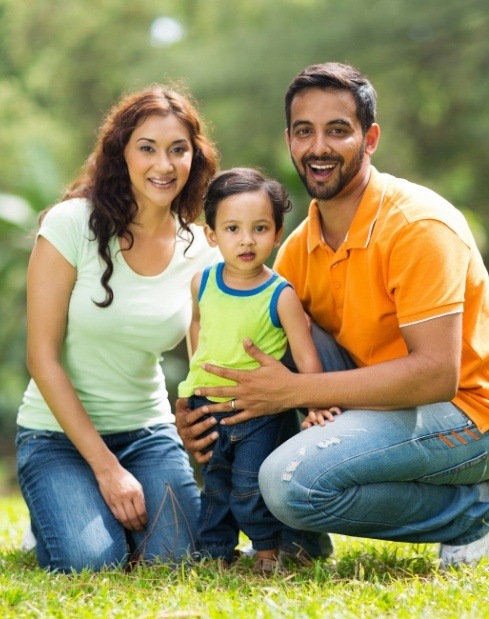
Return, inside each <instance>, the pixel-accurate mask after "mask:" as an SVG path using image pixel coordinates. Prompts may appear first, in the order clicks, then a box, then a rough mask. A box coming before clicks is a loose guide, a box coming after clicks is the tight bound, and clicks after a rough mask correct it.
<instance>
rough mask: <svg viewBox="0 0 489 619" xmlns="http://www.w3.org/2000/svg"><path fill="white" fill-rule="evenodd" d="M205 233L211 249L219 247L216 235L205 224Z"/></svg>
mask: <svg viewBox="0 0 489 619" xmlns="http://www.w3.org/2000/svg"><path fill="white" fill-rule="evenodd" d="M204 233H205V237H206V239H207V242H208V243H209V245H210V246H211V247H217V240H216V233H215V232H214V230H213V229H212V228H211V227H210V226H208V225H207V224H205V226H204Z"/></svg>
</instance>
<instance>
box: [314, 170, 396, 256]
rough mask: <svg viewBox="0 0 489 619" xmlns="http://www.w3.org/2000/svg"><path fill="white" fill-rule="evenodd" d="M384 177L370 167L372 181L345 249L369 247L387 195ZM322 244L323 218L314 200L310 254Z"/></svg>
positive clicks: (364, 195) (351, 228) (359, 208)
mask: <svg viewBox="0 0 489 619" xmlns="http://www.w3.org/2000/svg"><path fill="white" fill-rule="evenodd" d="M382 176H383V175H382V174H380V173H379V172H378V171H377V170H376V169H375V168H374V167H373V166H371V167H370V179H369V181H368V184H367V187H366V189H365V192H364V194H363V196H362V199H361V200H360V204H359V205H358V209H357V212H356V213H355V217H354V218H353V221H352V223H351V226H350V229H349V230H348V234H347V235H346V239H345V243H344V248H345V249H353V248H365V247H367V246H368V244H369V242H370V238H371V236H372V231H373V229H374V225H375V222H376V221H377V218H378V216H379V213H380V209H381V207H382V202H383V198H384V195H385V189H386V180H385V178H382ZM321 243H324V240H323V233H322V230H321V216H320V212H319V206H318V203H317V200H315V199H314V200H312V201H311V204H310V206H309V213H308V234H307V247H308V251H309V253H311V252H312V251H314V249H315V248H316V247H317V246H318V245H320V244H321Z"/></svg>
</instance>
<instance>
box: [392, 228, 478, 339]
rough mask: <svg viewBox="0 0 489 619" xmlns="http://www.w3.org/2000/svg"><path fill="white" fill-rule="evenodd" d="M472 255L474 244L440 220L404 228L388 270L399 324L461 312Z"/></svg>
mask: <svg viewBox="0 0 489 619" xmlns="http://www.w3.org/2000/svg"><path fill="white" fill-rule="evenodd" d="M470 256H471V248H470V247H469V246H468V245H467V244H466V243H465V242H464V241H462V239H461V238H460V237H459V236H458V235H457V234H456V233H455V232H454V231H453V230H451V229H450V228H449V227H448V226H446V225H445V224H444V223H442V222H440V221H436V220H421V221H416V222H413V223H411V224H410V225H409V226H407V227H406V228H404V229H403V231H402V233H401V234H400V235H399V237H397V239H396V240H395V243H394V246H393V249H392V253H391V255H390V260H389V270H388V271H389V275H388V290H389V293H390V295H391V297H392V298H393V300H394V302H395V305H396V308H397V317H398V321H399V325H400V326H401V327H402V326H407V325H409V324H413V323H416V322H421V321H423V320H428V319H430V318H435V317H438V316H443V315H446V314H453V313H459V312H462V311H463V303H464V300H465V285H466V279H467V271H468V268H469V262H470Z"/></svg>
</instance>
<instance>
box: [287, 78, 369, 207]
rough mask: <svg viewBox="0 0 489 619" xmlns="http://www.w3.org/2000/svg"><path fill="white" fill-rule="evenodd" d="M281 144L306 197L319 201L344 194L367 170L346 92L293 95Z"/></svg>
mask: <svg viewBox="0 0 489 619" xmlns="http://www.w3.org/2000/svg"><path fill="white" fill-rule="evenodd" d="M287 142H288V144H289V149H290V154H291V157H292V162H293V163H294V166H295V168H296V170H297V172H298V174H299V176H300V178H301V180H302V182H303V183H304V185H305V187H306V189H307V191H308V193H309V195H310V196H311V197H313V198H317V199H318V200H320V201H321V200H331V199H332V198H335V197H336V196H339V195H343V194H346V193H349V191H351V190H352V189H353V188H354V186H355V180H356V178H357V177H359V176H362V175H361V174H360V173H361V172H362V168H364V167H365V168H366V167H367V166H368V165H369V161H368V158H365V144H366V136H365V135H364V134H363V132H362V127H361V125H360V122H359V120H358V118H357V115H356V103H355V99H354V98H353V95H352V94H351V93H350V92H348V91H346V90H321V89H319V88H309V89H306V90H303V91H301V92H299V93H298V94H297V95H296V96H295V97H294V99H293V101H292V105H291V122H290V130H289V131H288V132H287Z"/></svg>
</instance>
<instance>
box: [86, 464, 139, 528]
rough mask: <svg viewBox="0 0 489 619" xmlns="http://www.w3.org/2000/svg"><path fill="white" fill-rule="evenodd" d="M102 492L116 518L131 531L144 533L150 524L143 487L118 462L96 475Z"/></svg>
mask: <svg viewBox="0 0 489 619" xmlns="http://www.w3.org/2000/svg"><path fill="white" fill-rule="evenodd" d="M96 477H97V481H98V485H99V489H100V492H101V494H102V496H103V497H104V500H105V502H106V503H107V505H108V506H109V508H110V510H111V512H112V513H113V514H114V517H115V518H116V519H117V520H118V521H119V522H120V523H121V524H122V525H124V527H125V528H126V529H129V530H130V531H142V530H143V529H145V528H146V526H147V524H148V515H147V513H146V504H145V500H144V493H143V487H142V486H141V484H140V483H139V482H138V480H137V479H136V478H135V477H134V475H132V474H131V473H129V471H127V470H126V469H125V468H124V467H122V466H121V465H120V464H119V462H117V461H116V463H114V464H113V465H111V466H110V467H109V468H106V469H105V470H104V471H103V472H102V473H98V474H97V475H96Z"/></svg>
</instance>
